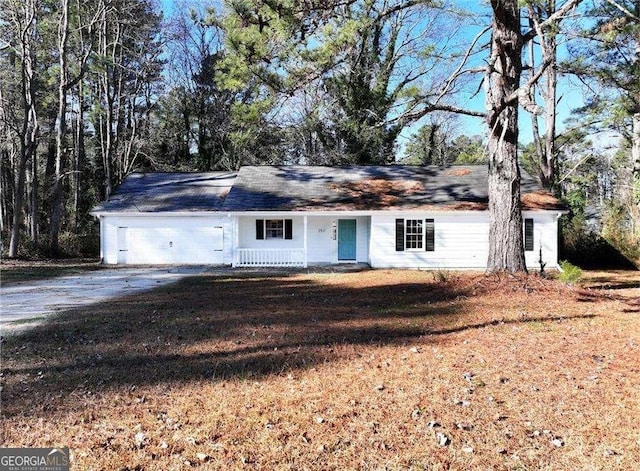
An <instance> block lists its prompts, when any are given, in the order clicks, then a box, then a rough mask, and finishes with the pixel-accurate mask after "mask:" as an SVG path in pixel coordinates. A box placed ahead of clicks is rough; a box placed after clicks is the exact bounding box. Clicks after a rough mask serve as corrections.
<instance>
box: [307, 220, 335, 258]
mask: <svg viewBox="0 0 640 471" xmlns="http://www.w3.org/2000/svg"><path fill="white" fill-rule="evenodd" d="M333 221H335V218H332V217H330V216H312V217H309V219H308V229H309V236H308V239H307V244H308V245H307V256H308V261H309V263H310V264H319V263H331V262H332V261H333V260H334V259H337V258H338V254H337V252H336V249H335V247H336V244H335V243H334V240H333Z"/></svg>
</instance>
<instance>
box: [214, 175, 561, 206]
mask: <svg viewBox="0 0 640 471" xmlns="http://www.w3.org/2000/svg"><path fill="white" fill-rule="evenodd" d="M521 192H522V202H523V208H525V209H551V210H555V209H558V210H562V209H564V206H563V205H562V204H561V203H560V201H558V200H557V199H556V198H555V197H553V196H552V195H550V194H549V193H547V192H545V191H543V190H542V188H541V187H540V186H539V185H538V184H537V183H536V181H535V180H534V179H533V178H532V177H531V176H530V175H528V174H527V173H526V172H524V171H523V172H522V186H521ZM487 194H488V190H487V166H485V165H469V166H448V167H418V166H400V165H390V166H342V167H321V166H298V165H290V166H253V167H242V168H241V169H240V171H239V172H238V176H237V178H236V181H235V183H234V185H233V187H232V188H231V191H230V192H229V195H228V196H227V199H226V201H225V203H224V206H223V207H224V210H225V211H296V210H298V211H330V210H394V209H434V210H465V209H469V210H484V209H487V203H488V195H487Z"/></svg>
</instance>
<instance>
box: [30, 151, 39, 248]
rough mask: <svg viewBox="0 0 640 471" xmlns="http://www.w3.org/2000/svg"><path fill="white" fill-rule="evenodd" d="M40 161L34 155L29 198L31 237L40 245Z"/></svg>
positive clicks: (32, 157)
mask: <svg viewBox="0 0 640 471" xmlns="http://www.w3.org/2000/svg"><path fill="white" fill-rule="evenodd" d="M38 206H39V205H38V159H37V155H36V154H35V153H34V154H33V155H32V156H31V194H30V196H29V213H30V214H31V217H30V221H29V236H30V237H31V241H32V242H34V243H36V244H37V243H38V235H39V227H38V224H39V221H38Z"/></svg>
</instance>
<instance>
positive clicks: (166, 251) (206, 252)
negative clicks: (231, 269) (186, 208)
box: [100, 216, 233, 264]
mask: <svg viewBox="0 0 640 471" xmlns="http://www.w3.org/2000/svg"><path fill="white" fill-rule="evenodd" d="M100 222H101V226H102V227H101V233H102V240H101V252H102V257H103V263H105V264H117V263H124V264H230V263H231V257H232V243H231V241H232V230H233V228H232V224H231V221H230V219H229V218H222V217H210V216H192V217H172V216H120V217H117V216H103V217H102V218H101V219H100Z"/></svg>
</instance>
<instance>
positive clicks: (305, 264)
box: [304, 214, 308, 268]
mask: <svg viewBox="0 0 640 471" xmlns="http://www.w3.org/2000/svg"><path fill="white" fill-rule="evenodd" d="M307 218H308V216H307V215H306V214H305V215H304V268H307V264H308V262H307V255H308V254H307V226H308V225H307Z"/></svg>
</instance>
